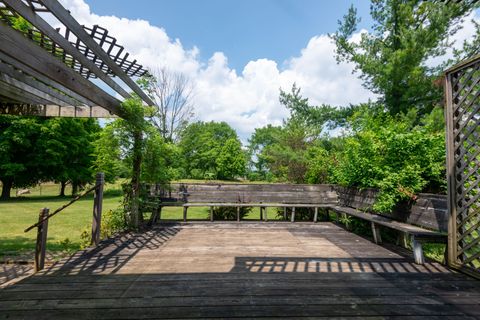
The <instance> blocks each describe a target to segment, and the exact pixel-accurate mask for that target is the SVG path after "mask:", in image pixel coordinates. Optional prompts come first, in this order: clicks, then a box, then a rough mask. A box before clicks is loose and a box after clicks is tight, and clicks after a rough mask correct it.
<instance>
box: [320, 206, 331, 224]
mask: <svg viewBox="0 0 480 320" xmlns="http://www.w3.org/2000/svg"><path fill="white" fill-rule="evenodd" d="M322 215H323V217H324V219H325V221H327V222H328V221H330V210H328V208H327V209H324V210H323V214H322Z"/></svg>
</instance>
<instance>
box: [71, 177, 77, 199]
mask: <svg viewBox="0 0 480 320" xmlns="http://www.w3.org/2000/svg"><path fill="white" fill-rule="evenodd" d="M77 193H78V183H77V182H74V181H72V197H74V196H76V195H77Z"/></svg>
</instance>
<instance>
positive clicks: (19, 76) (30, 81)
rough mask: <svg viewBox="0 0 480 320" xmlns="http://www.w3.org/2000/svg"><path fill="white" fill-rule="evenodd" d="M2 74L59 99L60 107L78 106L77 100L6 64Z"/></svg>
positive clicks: (2, 68) (1, 71)
mask: <svg viewBox="0 0 480 320" xmlns="http://www.w3.org/2000/svg"><path fill="white" fill-rule="evenodd" d="M0 73H4V74H6V75H8V76H10V77H11V78H13V79H15V80H17V81H19V82H21V83H25V84H26V85H28V86H30V87H32V88H34V89H35V90H39V91H40V92H44V93H45V94H48V95H49V96H51V97H54V98H55V99H58V100H59V101H60V102H61V103H59V105H71V106H74V105H77V104H78V102H77V101H75V99H73V98H70V97H69V96H67V95H64V94H62V93H61V92H58V91H56V90H54V89H53V88H50V87H49V86H47V85H45V84H43V83H41V82H39V81H37V80H35V79H34V78H32V77H30V76H28V75H26V74H24V73H22V72H20V71H18V70H15V69H14V68H13V67H11V66H9V65H7V64H6V63H0Z"/></svg>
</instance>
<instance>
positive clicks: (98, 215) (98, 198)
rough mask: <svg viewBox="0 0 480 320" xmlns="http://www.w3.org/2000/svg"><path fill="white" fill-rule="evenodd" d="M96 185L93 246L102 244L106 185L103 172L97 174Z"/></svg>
mask: <svg viewBox="0 0 480 320" xmlns="http://www.w3.org/2000/svg"><path fill="white" fill-rule="evenodd" d="M95 185H96V186H97V188H96V189H95V195H94V199H93V221H92V241H91V244H94V245H96V246H97V245H98V244H99V243H100V230H101V226H102V203H103V186H104V185H105V175H104V174H103V172H99V173H97V178H96V182H95Z"/></svg>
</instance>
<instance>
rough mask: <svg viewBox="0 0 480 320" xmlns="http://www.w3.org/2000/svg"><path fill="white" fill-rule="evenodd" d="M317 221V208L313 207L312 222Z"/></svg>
mask: <svg viewBox="0 0 480 320" xmlns="http://www.w3.org/2000/svg"><path fill="white" fill-rule="evenodd" d="M317 219H318V207H315V213H314V214H313V222H317Z"/></svg>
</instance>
